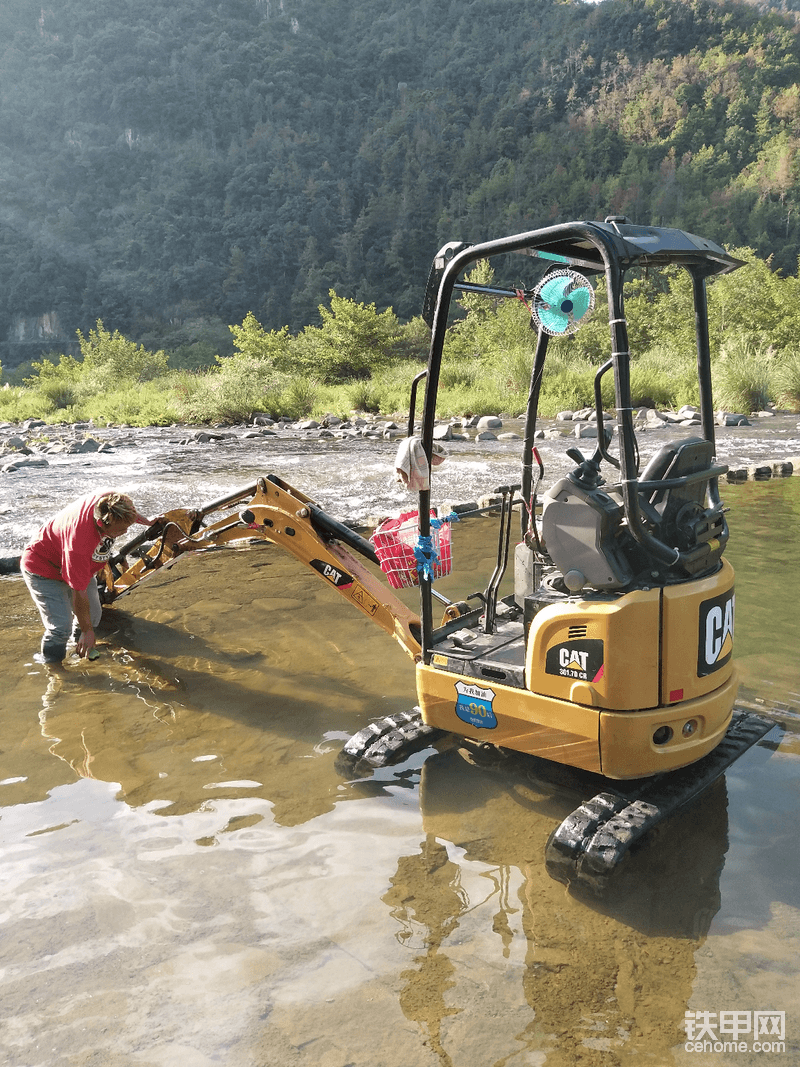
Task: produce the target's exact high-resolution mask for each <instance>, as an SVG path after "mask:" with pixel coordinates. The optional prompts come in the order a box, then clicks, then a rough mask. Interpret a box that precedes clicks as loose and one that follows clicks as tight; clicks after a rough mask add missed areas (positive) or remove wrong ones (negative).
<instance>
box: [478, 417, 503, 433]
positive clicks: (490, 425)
mask: <svg viewBox="0 0 800 1067" xmlns="http://www.w3.org/2000/svg"><path fill="white" fill-rule="evenodd" d="M502 426H503V420H502V419H501V418H499V417H498V416H497V415H483V416H482V417H481V418H480V419H478V429H479V430H499V429H501V428H502Z"/></svg>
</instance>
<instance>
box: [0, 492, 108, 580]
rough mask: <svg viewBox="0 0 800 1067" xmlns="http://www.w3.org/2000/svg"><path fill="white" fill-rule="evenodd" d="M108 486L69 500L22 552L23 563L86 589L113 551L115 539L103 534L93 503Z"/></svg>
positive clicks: (31, 569)
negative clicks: (78, 498)
mask: <svg viewBox="0 0 800 1067" xmlns="http://www.w3.org/2000/svg"><path fill="white" fill-rule="evenodd" d="M107 492H109V490H107V489H102V490H101V491H100V492H97V493H91V494H90V495H89V496H84V497H81V498H80V500H76V501H75V502H74V503H72V504H68V505H67V507H65V508H63V509H62V510H61V511H59V513H58V514H57V515H56V516H55V517H54V518H52V519H51V520H50V521H49V522H47V523H45V525H44V526H43V527H42V528H41V530H39V532H38V533H36V534H35V535H34V536H33V537H32V538H31V541H30V543H29V544H28V545H26V547H25V549H24V550H23V552H22V559H21V566H22V568H23V569H24V570H26V571H29V572H30V573H31V574H38V575H39V577H41V578H55V579H57V580H58V581H61V582H66V583H67V585H68V586H69V587H70V589H77V590H84V589H87V588H88V586H89V582H90V581H91V580H92V578H93V576H94V575H95V574H97V572H98V571H100V570H102V569H103V567H104V566H105V564H106V562H107V560H108V557H109V556H110V555H111V546H112V544H113V541H114V539H113V538H112V537H106V536H104V535H103V532H102V528H101V526H100V524H99V523H98V522H97V519H95V517H94V506H95V504H96V503H97V501H98V499H99V498H100V497H101V496H104V495H105V494H106V493H107Z"/></svg>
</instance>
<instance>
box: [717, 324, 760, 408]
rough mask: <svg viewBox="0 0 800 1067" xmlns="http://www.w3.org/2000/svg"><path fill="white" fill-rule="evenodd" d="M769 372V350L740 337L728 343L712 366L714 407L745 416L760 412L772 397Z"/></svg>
mask: <svg viewBox="0 0 800 1067" xmlns="http://www.w3.org/2000/svg"><path fill="white" fill-rule="evenodd" d="M772 371H773V358H772V351H771V350H770V349H768V348H766V347H764V346H763V345H756V344H754V343H752V342H751V341H748V340H746V339H745V338H743V337H735V338H733V339H732V340H730V341H728V342H727V343H725V344H724V345H723V346H722V351H721V352H720V355H719V358H718V359H717V360H716V362H715V363H714V365H713V367H712V380H713V385H714V396H715V398H716V404H717V406H718V407H723V408H727V409H729V410H731V411H740V412H745V413H747V412H751V411H761V410H763V409H764V408H765V407H766V406H767V404H768V403H769V401H770V398H771V395H772V381H771V379H772Z"/></svg>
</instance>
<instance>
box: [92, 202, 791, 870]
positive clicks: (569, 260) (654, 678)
mask: <svg viewBox="0 0 800 1067" xmlns="http://www.w3.org/2000/svg"><path fill="white" fill-rule="evenodd" d="M483 260H488V261H490V262H491V263H492V266H493V267H494V269H495V277H506V276H509V277H513V278H514V279H515V281H514V283H513V285H509V287H507V288H504V287H503V286H502V284H498V285H494V284H492V285H489V286H487V285H479V284H473V283H472V282H469V281H466V280H465V272H466V271H468V270H469V269H470V268H472V267H473V266H474V265H475V264H476V263H477V262H478V261H483ZM740 265H741V264H740V262H739V261H738V260H736V259H734V258H732V257H731V256H729V255H728V254H727V253H726V252H725V251H724V249H722V248H721V247H720V246H718V245H716V244H714V243H712V242H710V241H707V240H704V239H702V238H699V237H696V236H694V235H692V234H688V233H684V232H682V231H680V230H673V229H664V228H655V227H641V226H634V225H631V224H629V223H628V222H627V220H625V219H622V218H610V219H607V220H606V222H604V223H598V222H575V223H568V224H564V225H558V226H552V227H548V228H546V229H542V230H535V231H532V232H529V233H524V234H519V235H516V236H512V237H506V238H503V239H501V240H495V241H487V242H484V243H482V244H477V245H466V244H458V243H452V244H449V245H446V246H445V247H444V248H443V249H442V250H441V251H440V252H439V253H438V254H437V256H436V258H435V259H434V262H433V266H432V268H431V272H430V276H429V279H428V286H427V291H426V296H425V307H424V315H425V318H426V320H427V322H428V323H429V325H430V326H431V331H432V337H431V346H430V355H429V360H428V366H427V370H425V371H423V372H422V373H421V374H419V375H417V377H416V378H415V379H414V381H413V383H412V387H411V402H410V413H409V419H408V440H407V441H406V442H405V445H406V453H405V455H406V457H408V456H411V457H412V458H411V463H410V468H411V469H412V470H413V473H414V477H415V479H416V480H417V485H418V487H419V488H418V497H419V505H418V510H417V514H418V516H419V518H418V520H417V523H416V526H415V538H416V540H415V543H414V544H413V546H412V548H411V549H406V550H405V556H406V559H409V558H410V563H408V564H407V567H408V574H409V575H412V573H413V577H414V580H415V583H418V584H419V590H420V601H419V603H420V608H419V613H418V614H417V613H415V612H413V611H412V610H410V609H409V608H408V607H407V606H406V605H405V604H404V603H403V602H402V601H401V599H400V598H399V597H397V596H396V595H395V594H394V593H393V592H392V591H391V590H390V589H389V588H387V586H386V583H385V580H384V579H383V578H382V577H381V576H379V574H378V573H377V572H376V570H375V566H374V565H375V564H376V563H378V562H379V560H378V554H377V553H376V548H375V545H374V543H373V542H371V541H368V540H366V539H365V538H363V537H361V536H360V535H359V534H358V533H356V532H354V531H353V530H351V529H350V528H349V527H347V526H345V525H344V524H342V523H340V522H338V521H336V520H335V519H333V518H331V517H330V516H329V515H327V514H326V513H325V512H323V511H322V510H321V509H320V508H319V507H318V506H317V505H316V504H315V503H314V501H312V500H310V499H309V498H308V497H306V496H305V495H304V494H303V493H301V492H299V491H298V490H296V489H294V488H292V487H291V486H290V485H288V484H287V483H286V482H284V481H282V480H281V479H280V478H278V477H275V476H269V477H266V478H262V479H260V480H259V481H258V482H257V483H256V485H254V486H250V487H248V488H247V489H244V490H242V491H240V492H237V493H234V494H231V495H230V496H229V497H226V498H225V499H222V500H217V501H215V502H214V503H213V504H210V505H208V506H207V507H205V508H203V509H201V510H195V511H189V510H185V509H181V510H176V511H172V512H169V513H168V514H167V516H166V520H165V522H164V524H163V526H162V527H161V528H160V529H159V530H158V531H155V530H151V531H149V532H148V533H147V534H145V535H143V536H142V537H140V538H137V539H136V540H135V541H133V542H131V543H130V544H128V545H126V546H125V548H124V549H123V550H122V552H121V553H120V554H119V555H118V556H117V557H115V559H114V560H113V561H112V564H111V566H110V567H109V568H108V569H107V572H106V575H105V587H106V590H105V591H106V597H107V599H109V600H113V599H114V598H116V597H117V596H119V595H121V594H122V593H125V592H127V591H128V590H129V589H130V588H131V587H132V586H133V585H135V584H136V582H138V581H139V580H140V579H142V578H143V577H146V576H147V574H149V573H150V572H152V571H153V570H155V569H157V568H158V567H160V566H162V565H163V564H165V563H167V562H169V561H171V560H172V559H174V558H175V556H177V555H179V554H181V553H183V552H186V551H190V550H194V551H197V550H200V549H207V548H214V547H218V546H222V545H226V544H232V543H235V542H238V543H240V544H241V543H242V540H243V539H245V540H246V539H256V540H267V541H271V542H274V543H275V544H277V545H280V546H282V547H283V548H285V549H286V550H287V551H289V552H290V553H292V554H293V555H294V556H296V557H297V558H298V559H300V560H301V561H302V562H303V563H305V564H306V565H307V566H309V567H310V568H312V569H313V570H314V571H316V572H317V573H318V574H319V576H320V577H321V579H322V580H323V581H326V582H328V583H329V584H330V585H332V586H333V587H334V588H335V589H336V590H337V592H339V593H340V594H341V595H342V596H343V597H345V598H346V599H347V600H349V601H350V602H351V603H352V604H353V605H354V606H355V607H356V608H358V609H359V610H360V611H361V612H363V614H365V615H366V616H367V617H369V618H370V619H372V620H373V621H374V622H375V623H377V624H378V625H379V626H380V627H382V628H383V629H384V630H385V631H386V632H387V633H389V634H391V635H392V636H393V637H394V638H395V639H396V640H397V641H398V642H399V643H400V645H401V646H402V647H403V649H404V650H405V651H406V652H407V653H408V655H409V656H410V657H411V658H412V659H413V660H414V662H415V664H416V676H417V693H418V700H419V707H418V708H415V709H414V710H413V711H411V712H408V713H406V714H401V715H395V716H390V717H389V718H388V719H385V720H381V721H380V722H377V723H373V724H371V725H370V726H369V727H367V728H366V729H365V730H362V731H360V732H359V733H358V734H357V735H356V736H355V737H354V738H352V739H351V741H350V742H348V744H347V745H346V746H345V752H344V754H345V756H346V757H348V758H349V759H350V760H351V761H352V763H353V764H357V763H359V762H361V763H366V764H368V765H372V766H376V765H381V764H382V763H386V762H391V761H394V760H396V759H399V758H402V757H403V756H404V755H406V754H407V753H408V752H409V751H410V750H413V748H414V746H416V747H417V748H419V747H423V746H425V745H427V744H430V743H431V742H432V741H434V740H436V739H437V738H439V737H440V736H441V735H442V734H447V735H456V736H458V737H459V738H460V739H461V743H462V744H464V745H466V746H468V747H472V748H473V749H476V750H477V749H482V748H486V747H487V746H488V747H490V748H491V749H492V750H494V751H500V752H504V751H508V750H511V751H514V752H518V753H524V754H527V755H528V756H530V757H532V758H534V759H535V760H537V761H539V762H540V764H541V766H542V767H543V768H545V770H546V771H548V770H549V771H550V772H552V771H554V770H557V769H558V768H559V767H560V768H563V769H567V768H569V769H571V770H572V771H573V772H575V773H577V774H578V775H581V774H582V775H585V776H587V779H588V785H587V788H591V789H592V790H593V791H594V790H595V789H596V794H595V795H594V796H593V797H592V799H591V800H589V801H587V802H586V803H584V804H582V805H580V807H578V808H577V809H576V810H575V811H574V812H573V813H572V814H571V815H570V816H568V817H567V818H566V819H564V821H563V822H562V823H561V825H560V826H559V828H558V829H557V830H556V831H555V833H554V834H553V835H552V837H551V839H550V841H549V842H548V846H547V861H548V868H549V869H550V871H551V873H552V874H553V875H554V876H555V877H557V878H559V879H560V880H563V881H567V882H577V883H582V884H584V885H586V886H590V887H591V886H599V885H601V884H602V883H603V882H604V881H605V879H606V876H607V875H608V873H609V872H610V871H611V870H613V868H614V866H615V865H616V864H617V863H618V861H619V860H620V859H621V858H622V857H623V856H624V855H625V853H626V852H627V851H628V850H629V848H630V847H631V846H632V845H633V844H635V843H636V842H637V841H638V840H639V839H640V838H641V837H642V836H643V835H644V834H646V833H647V832H648V831H649V830H650V829H651V828H652V827H653V826H655V825H656V824H657V823H659V822H661V821H662V820H663V819H664V818H666V817H667V816H669V815H672V814H673V813H674V812H676V811H677V810H678V809H680V808H682V807H683V806H684V805H685V804H686V803H687V802H688V801H690V800H692V799H693V798H694V797H696V796H697V795H698V794H699V793H700V792H702V791H703V790H704V789H705V788H706V787H707V786H708V785H709V784H710V783H711V782H713V781H714V780H715V779H716V778H718V777H719V776H720V775H721V774H722V773H723V771H724V770H725V768H726V767H727V766H729V765H730V763H731V762H732V761H733V760H735V759H736V758H738V757H739V756H740V755H741V754H742V753H743V752H744V751H745V750H746V749H747V748H749V747H750V746H751V745H752V744H754V743H755V742H756V741H757V740H758V739H759V738H760V737H762V736H763V735H764V733H766V731H767V730H768V729H769V727H770V725H771V724H770V723H768V722H767V721H765V720H762V719H760V718H758V717H756V716H752V715H748V714H744V713H742V712H739V711H736V710H734V707H733V705H734V700H735V696H736V688H737V681H736V672H735V668H734V665H733V663H732V660H731V654H732V644H733V618H734V578H733V571H732V568H731V566H730V564H729V563H728V562H727V561H726V560H725V559H724V558H723V552H724V549H725V545H726V543H727V540H728V527H727V523H726V520H725V515H724V509H723V506H722V502H721V500H720V495H719V489H718V479H719V477H720V475H722V474H724V472H725V470H726V468H725V467H723V466H720V465H718V464H716V462H715V445H714V409H713V400H712V392H711V361H710V349H709V331H708V310H707V299H706V282H707V280H708V279H709V278H713V277H715V276H716V275H719V274H725V273H727V272H730V271H733V270H735V269H736V268H737V267H739V266H740ZM676 266H679V267H683V268H684V269H685V270H686V271H687V272H688V274H689V276H690V279H691V284H692V290H693V297H694V300H693V308H687V314H689V315H692V314H693V315H694V320H695V327H696V348H697V371H698V384H699V396H700V420H701V421H700V423H699V424H698V426H697V430H696V432H694V433H693V434H692V436H685V435H684V436H678V437H677V438H674V439H670V440H669V441H668V442H667V443H666V444H664V445H663V446H662V447H661V448H660V449H659V450H658V451H657V452H656V454H655V455H654V456H653V458H652V459H651V460H650V461H649V462H648V463H647V465H646V466H645V467H644V468H643V469H642V470H640V464H639V454H638V448H637V440H636V434H635V430H634V412H633V404H632V396H631V385H630V353H629V351H628V332H627V323H626V320H625V308H624V299H623V284H624V281H625V278H626V274H627V273H628V272H631V271H636V270H641V269H647V270H648V271H651V272H652V271H658V270H661V269H663V268H669V267H676ZM598 277H602V278H604V279H605V284H606V290H607V297H608V326H609V334H608V336H609V342H610V348H609V357H608V359H607V361H606V362H604V363H603V364H602V366H600V367H599V369H598V370H597V373H596V377H595V383H594V395H595V408H596V426H597V427H598V436H597V441H596V446H595V448H594V450H593V452H592V453H591V454H590V455H586V456H584V455H582V454H581V453H580V452H579V451H578V450H577V449H570V450H568V452H567V455H568V456H570V458H572V459H573V461H574V463H575V467H574V469H573V470H572V472H571V473H570V474H569V475H568V476H567V477H565V478H562V479H561V480H560V481H558V482H557V483H556V484H555V485H553V486H551V487H550V488H549V489H548V490H547V491H546V492H545V493H544V494H543V495H542V497H541V500H540V501H537V490H538V487H539V483H540V481H541V476H542V473H543V471H542V467H541V461H540V459H539V455H538V452H537V450H536V448H535V444H534V439H535V433H536V423H537V409H538V398H539V391H540V386H541V382H542V375H543V372H544V368H545V363H546V357H547V350H548V344H549V342H550V339H551V337H559V336H562V337H567V336H569V335H570V334H571V333H572V332H573V331H574V330H575V329H577V328H578V327H579V326H580V325H581V323H582V322H583V321H585V320H586V318H587V317H588V315H589V314H590V313H591V311H592V309H593V306H594V298H595V295H594V287H593V285H592V279H595V278H598ZM520 279H524V280H520ZM464 291H466V292H469V293H482V294H485V295H486V296H487V297H489V298H494V299H497V298H510V299H516V298H519V299H521V300H522V301H523V302H524V303H525V304H526V305H528V307H529V310H530V314H531V323H532V326H533V327H534V330H535V334H534V335H533V336H535V338H536V343H535V346H534V351H533V356H532V371H531V384H530V394H529V399H528V405H527V416H526V430H525V436H524V442H523V453H522V469H521V479H520V484H519V485H516V486H504V487H501V489H499V490H497V495H498V498H499V505H498V506H499V511H500V523H499V525H500V534H499V539H498V547H497V562H496V565H495V566H494V568H493V571H492V573H491V575H490V576H489V577H488V581H487V584H486V586H485V588H484V589H483V591H480V592H475V593H471V594H468V595H466V596H465V599H463V600H457V601H450V600H448V599H447V598H446V597H443V596H442V594H441V593H440V592H439V590H438V589H436V590H434V588H433V584H434V578H435V576H436V573H437V572H436V562H437V561H436V537H437V527H438V526H439V521H438V520H437V519H436V517H435V516H436V513H435V510H432V508H431V503H432V499H431V497H432V494H431V487H430V482H431V470H432V466H433V461H434V459H436V458H438V457H437V456H436V442H435V434H434V430H435V425H436V400H437V392H438V385H439V377H440V368H441V364H442V356H443V350H444V346H445V335H446V330H447V326H448V322H449V320H450V312H451V302H452V301H453V299H454V297H455V295H456V294H457V293H460V292H464ZM422 386H424V401H423V404H422V419H421V428H420V429H419V430H418V431H417V424H416V421H415V416H416V410H415V409H416V397H417V390H418V387H422ZM612 393H613V398H614V401H613V406H614V407H615V414H616V423H617V426H618V440H617V441H616V443H615V444H614V445H613V446H612V434H611V433H610V431H608V430H606V429H600V427H604V426H605V421H604V410H603V409H604V404H603V396H604V394H605V395H606V396H607V397H610V396H611V395H612ZM681 432H683V433H684V434H685V431H681ZM602 471H605V473H606V474H608V472H609V471H610V472H611V474H612V479H611V481H610V482H606V480H605V478H604V476H603V473H602ZM239 505H244V506H243V507H241V509H240V510H239V511H238V512H233V513H232V514H230V515H228V516H226V517H223V518H221V519H219V520H218V521H215V522H213V523H212V524H210V525H208V526H204V522H205V521H206V519H207V516H209V515H211V514H213V513H214V512H217V511H222V510H224V509H226V508H228V509H231V508H234V507H235V506H239ZM517 505H521V506H520V515H521V529H520V535H519V543H518V544H517V545H516V548H515V551H514V564H515V569H514V582H513V586H514V589H513V593H511V594H510V595H507V596H503V597H501V596H500V586H501V581H502V579H503V577H504V574H505V571H506V568H507V562H508V558H509V554H510V544H511V530H512V525H513V511H514V508H515V507H516V506H517ZM540 512H541V514H540ZM440 536H441V535H440ZM148 538H149V540H148ZM515 540H517V539H516V538H515ZM137 550H138V551H139V554H140V558H138V559H135V560H134V561H133V562H131V557H132V556H133V554H134V552H136V551H137ZM359 557H360V558H359ZM368 564H369V565H368ZM384 566H385V564H384ZM469 580H470V581H474V577H470V579H469ZM436 603H439V610H440V612H441V618H440V620H439V621H438V623H437V621H436V620H435V618H434V608H435V604H436ZM545 776H546V775H545ZM584 795H585V794H584Z"/></svg>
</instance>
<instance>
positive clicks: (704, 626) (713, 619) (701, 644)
mask: <svg viewBox="0 0 800 1067" xmlns="http://www.w3.org/2000/svg"><path fill="white" fill-rule="evenodd" d="M735 603H736V597H735V596H734V593H733V589H729V590H728V591H727V593H722V594H721V595H720V596H715V597H713V598H712V599H711V600H704V601H703V603H702V604H701V605H700V633H699V640H698V648H697V675H698V677H699V678H703V677H705V676H706V675H708V674H713V673H714V671H718V670H719V669H720V667H724V666H725V664H726V663H727V662H728V660H729V659H730V658H731V655H732V653H733V617H734V607H735Z"/></svg>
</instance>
